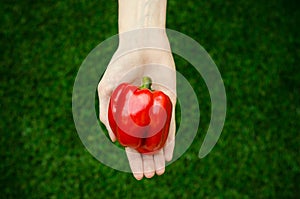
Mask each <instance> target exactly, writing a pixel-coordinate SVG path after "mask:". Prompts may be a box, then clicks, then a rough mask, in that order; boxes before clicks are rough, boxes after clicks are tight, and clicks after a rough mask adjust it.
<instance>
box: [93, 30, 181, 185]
mask: <svg viewBox="0 0 300 199" xmlns="http://www.w3.org/2000/svg"><path fill="white" fill-rule="evenodd" d="M160 40H163V42H164V43H168V39H167V37H166V36H163V37H160ZM121 43H122V45H123V46H122V45H121V46H119V48H118V50H117V51H116V53H115V54H114V56H113V58H112V60H111V61H110V63H109V65H108V67H107V69H106V71H105V73H104V75H103V78H102V79H101V81H100V82H99V85H98V97H99V101H100V103H99V105H100V107H99V108H100V120H101V122H102V123H103V124H104V125H105V126H106V128H107V130H108V133H109V137H110V139H111V140H112V141H113V142H114V141H116V137H115V135H114V133H113V132H112V130H111V128H110V126H109V122H108V105H109V100H110V96H111V94H112V92H113V90H114V89H115V88H116V87H117V86H118V85H119V84H120V83H122V82H127V83H130V84H135V85H139V84H140V81H141V79H142V77H143V76H150V77H151V78H152V80H153V85H152V87H153V89H154V90H161V91H163V92H164V93H165V94H167V95H168V96H169V97H170V99H171V101H172V105H173V111H172V119H171V123H170V130H169V135H168V139H167V142H166V144H165V146H164V148H162V149H161V150H160V151H158V152H157V153H155V154H153V155H145V154H140V153H139V152H137V151H136V150H134V149H132V148H129V147H126V148H125V151H126V154H127V158H128V161H129V165H130V168H131V170H132V173H133V175H134V177H135V178H136V179H137V180H140V179H142V178H143V176H145V177H147V178H151V177H153V176H154V175H155V173H156V174H157V175H162V174H163V173H164V172H165V162H166V161H170V160H171V159H172V156H173V150H174V146H175V104H176V73H175V64H174V60H173V56H172V54H171V52H170V51H169V50H162V49H139V50H136V51H128V48H126V47H124V45H126V46H127V44H128V45H129V43H128V42H121ZM130 44H132V43H130ZM124 49H126V50H124Z"/></svg>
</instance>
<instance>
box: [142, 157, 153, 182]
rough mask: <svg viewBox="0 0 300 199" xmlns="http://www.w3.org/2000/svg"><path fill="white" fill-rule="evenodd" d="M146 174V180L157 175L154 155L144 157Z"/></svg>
mask: <svg viewBox="0 0 300 199" xmlns="http://www.w3.org/2000/svg"><path fill="white" fill-rule="evenodd" d="M142 157H143V165H144V174H145V176H146V178H152V177H153V176H154V174H155V167H154V160H153V155H142Z"/></svg>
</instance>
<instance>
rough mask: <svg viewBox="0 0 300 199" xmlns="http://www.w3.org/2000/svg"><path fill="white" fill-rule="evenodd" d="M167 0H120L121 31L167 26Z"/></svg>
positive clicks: (163, 27)
mask: <svg viewBox="0 0 300 199" xmlns="http://www.w3.org/2000/svg"><path fill="white" fill-rule="evenodd" d="M166 7H167V0H119V33H124V32H127V31H131V30H135V29H140V28H160V29H165V26H166Z"/></svg>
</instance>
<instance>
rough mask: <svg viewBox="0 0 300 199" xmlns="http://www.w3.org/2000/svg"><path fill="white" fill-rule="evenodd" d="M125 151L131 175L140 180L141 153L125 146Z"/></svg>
mask: <svg viewBox="0 0 300 199" xmlns="http://www.w3.org/2000/svg"><path fill="white" fill-rule="evenodd" d="M125 151H126V154H127V158H128V162H129V165H130V169H131V171H132V173H133V176H134V177H135V178H136V179H137V180H141V179H142V178H143V159H142V156H141V154H140V153H138V152H137V151H136V150H134V149H132V148H130V147H126V148H125Z"/></svg>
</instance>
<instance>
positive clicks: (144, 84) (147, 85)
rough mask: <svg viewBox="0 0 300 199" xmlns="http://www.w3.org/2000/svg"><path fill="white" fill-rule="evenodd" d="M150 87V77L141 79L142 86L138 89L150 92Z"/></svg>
mask: <svg viewBox="0 0 300 199" xmlns="http://www.w3.org/2000/svg"><path fill="white" fill-rule="evenodd" d="M151 85H152V80H151V78H150V77H147V76H145V77H143V79H142V85H141V86H140V89H143V88H147V89H150V90H151Z"/></svg>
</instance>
